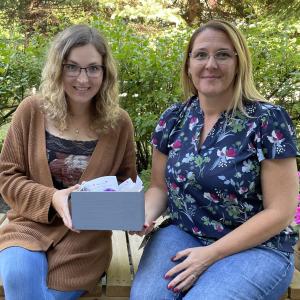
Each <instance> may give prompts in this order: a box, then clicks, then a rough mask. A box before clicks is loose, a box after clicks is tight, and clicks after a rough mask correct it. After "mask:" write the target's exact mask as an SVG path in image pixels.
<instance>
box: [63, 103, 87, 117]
mask: <svg viewBox="0 0 300 300" xmlns="http://www.w3.org/2000/svg"><path fill="white" fill-rule="evenodd" d="M68 114H69V115H70V116H71V117H74V118H75V117H76V118H83V117H87V116H88V117H89V116H90V114H91V104H90V103H70V102H68Z"/></svg>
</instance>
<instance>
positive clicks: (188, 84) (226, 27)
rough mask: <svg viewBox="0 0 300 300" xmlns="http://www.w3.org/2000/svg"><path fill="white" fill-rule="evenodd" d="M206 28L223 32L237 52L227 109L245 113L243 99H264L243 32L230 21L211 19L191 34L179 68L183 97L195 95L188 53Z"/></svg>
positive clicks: (196, 93)
mask: <svg viewBox="0 0 300 300" xmlns="http://www.w3.org/2000/svg"><path fill="white" fill-rule="evenodd" d="M206 29H212V30H217V31H222V32H224V33H225V34H226V35H227V36H228V38H229V39H230V41H231V43H232V45H233V47H234V49H235V51H236V53H237V59H238V64H237V74H236V76H235V79H234V86H233V99H232V103H231V105H230V107H228V110H227V111H229V110H231V109H232V111H233V113H234V112H236V110H239V111H241V112H242V113H244V114H246V113H245V110H244V106H243V100H250V101H266V100H265V99H264V97H263V96H262V95H261V94H260V93H259V92H258V91H257V89H256V87H255V84H254V80H253V74H252V61H251V56H250V52H249V49H248V46H247V42H246V40H245V38H244V36H243V34H242V33H241V32H240V31H239V30H238V29H237V28H236V27H235V26H234V25H233V24H231V23H229V22H227V21H223V20H211V21H208V22H207V23H205V24H203V25H202V26H200V27H199V28H198V29H196V30H195V31H194V33H193V34H192V36H191V38H190V41H189V43H188V45H187V48H186V52H185V56H184V61H183V67H182V70H181V84H182V87H183V91H184V96H185V98H188V97H190V96H197V95H198V91H197V89H196V88H195V86H194V84H193V82H192V80H191V78H190V76H189V74H188V69H189V59H190V53H191V51H192V49H193V46H194V42H195V39H196V38H197V36H198V35H199V34H200V33H201V32H203V31H204V30H206Z"/></svg>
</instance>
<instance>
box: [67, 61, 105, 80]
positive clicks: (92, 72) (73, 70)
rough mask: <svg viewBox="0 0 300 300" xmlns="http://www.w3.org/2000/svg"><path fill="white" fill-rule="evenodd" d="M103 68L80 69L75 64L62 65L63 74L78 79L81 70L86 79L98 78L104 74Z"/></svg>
mask: <svg viewBox="0 0 300 300" xmlns="http://www.w3.org/2000/svg"><path fill="white" fill-rule="evenodd" d="M104 68H105V67H104V66H102V65H91V66H88V67H80V66H78V65H75V64H63V70H64V73H65V74H66V75H67V76H69V77H78V76H79V75H80V74H81V70H85V73H86V75H87V76H88V77H91V78H98V77H100V76H101V75H102V74H103V72H104Z"/></svg>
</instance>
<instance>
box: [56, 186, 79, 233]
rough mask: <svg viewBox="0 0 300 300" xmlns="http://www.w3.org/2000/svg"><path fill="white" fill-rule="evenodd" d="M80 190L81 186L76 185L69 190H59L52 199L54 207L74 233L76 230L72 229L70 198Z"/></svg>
mask: <svg viewBox="0 0 300 300" xmlns="http://www.w3.org/2000/svg"><path fill="white" fill-rule="evenodd" d="M78 188H79V184H76V185H74V186H71V187H69V188H67V189H63V190H57V191H56V192H55V193H54V195H53V197H52V206H53V207H54V209H55V210H56V211H57V213H58V214H59V215H60V217H61V218H62V220H63V222H64V224H65V226H66V227H68V228H69V229H71V230H73V231H76V230H74V229H73V228H72V219H71V214H70V210H69V196H70V194H71V193H72V192H74V191H76V190H77V189H78Z"/></svg>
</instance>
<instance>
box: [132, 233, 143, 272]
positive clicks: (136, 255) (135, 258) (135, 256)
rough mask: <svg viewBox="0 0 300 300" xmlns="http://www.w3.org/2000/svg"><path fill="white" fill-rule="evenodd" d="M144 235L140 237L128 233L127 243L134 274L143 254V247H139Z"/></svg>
mask: <svg viewBox="0 0 300 300" xmlns="http://www.w3.org/2000/svg"><path fill="white" fill-rule="evenodd" d="M143 238H144V237H140V236H138V235H129V244H130V254H131V260H132V264H133V272H134V274H135V273H136V272H137V268H138V265H139V262H140V259H141V256H142V254H143V250H144V249H139V247H140V245H141V243H142V240H143Z"/></svg>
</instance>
